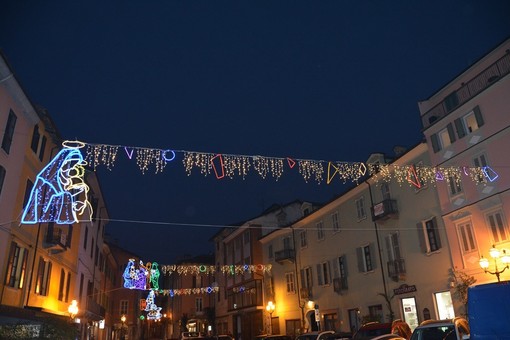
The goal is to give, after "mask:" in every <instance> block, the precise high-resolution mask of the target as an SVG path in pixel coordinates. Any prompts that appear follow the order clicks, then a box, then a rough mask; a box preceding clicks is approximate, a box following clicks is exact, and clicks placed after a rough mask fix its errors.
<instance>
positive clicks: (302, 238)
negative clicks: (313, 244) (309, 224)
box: [299, 230, 308, 248]
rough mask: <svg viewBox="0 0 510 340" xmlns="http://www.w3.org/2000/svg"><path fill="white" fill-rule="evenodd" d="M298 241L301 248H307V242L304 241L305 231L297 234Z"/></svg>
mask: <svg viewBox="0 0 510 340" xmlns="http://www.w3.org/2000/svg"><path fill="white" fill-rule="evenodd" d="M299 240H300V244H301V248H305V247H306V246H308V242H307V240H306V230H302V231H301V232H300V233H299Z"/></svg>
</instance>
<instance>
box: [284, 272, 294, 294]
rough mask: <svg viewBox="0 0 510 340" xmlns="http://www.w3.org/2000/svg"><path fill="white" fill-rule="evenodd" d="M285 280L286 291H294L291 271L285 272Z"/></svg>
mask: <svg viewBox="0 0 510 340" xmlns="http://www.w3.org/2000/svg"><path fill="white" fill-rule="evenodd" d="M285 280H286V282H287V293H289V294H290V293H292V294H293V293H295V292H296V287H295V284H294V273H293V272H290V273H285Z"/></svg>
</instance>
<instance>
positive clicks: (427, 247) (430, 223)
mask: <svg viewBox="0 0 510 340" xmlns="http://www.w3.org/2000/svg"><path fill="white" fill-rule="evenodd" d="M418 238H419V240H420V246H421V250H422V252H424V253H431V252H434V251H437V250H439V249H441V239H440V237H439V229H438V227H437V220H436V218H435V217H434V218H432V219H430V220H426V221H422V222H420V223H418Z"/></svg>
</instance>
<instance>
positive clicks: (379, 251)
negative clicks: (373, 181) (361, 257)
mask: <svg viewBox="0 0 510 340" xmlns="http://www.w3.org/2000/svg"><path fill="white" fill-rule="evenodd" d="M365 183H366V184H367V185H368V192H369V193H370V206H371V207H373V206H374V198H373V196H372V186H371V185H370V183H369V182H368V180H366V181H365ZM374 229H375V237H376V239H377V252H378V253H379V264H380V266H381V276H382V282H383V288H384V295H385V298H386V299H387V298H388V290H387V288H386V277H385V276H384V266H383V260H382V251H381V243H380V241H379V228H378V227H377V222H375V221H374Z"/></svg>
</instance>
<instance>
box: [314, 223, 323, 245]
mask: <svg viewBox="0 0 510 340" xmlns="http://www.w3.org/2000/svg"><path fill="white" fill-rule="evenodd" d="M315 228H316V229H317V241H323V240H324V238H325V233H324V223H323V222H322V220H320V221H318V222H317V223H315Z"/></svg>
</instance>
